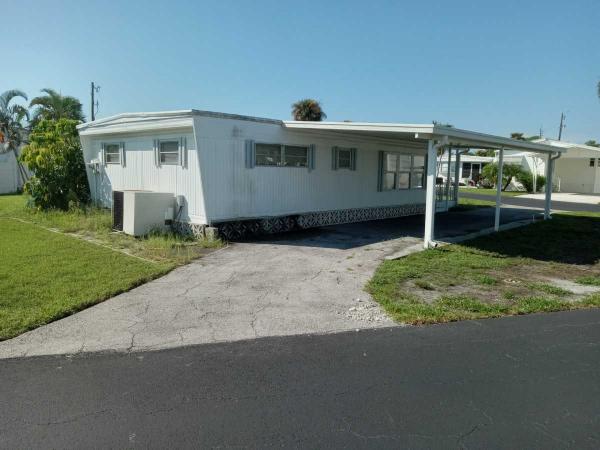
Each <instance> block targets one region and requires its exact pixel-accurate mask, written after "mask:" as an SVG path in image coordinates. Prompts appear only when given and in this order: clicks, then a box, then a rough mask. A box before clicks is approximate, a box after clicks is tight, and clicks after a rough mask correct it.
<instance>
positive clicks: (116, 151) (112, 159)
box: [104, 144, 121, 164]
mask: <svg viewBox="0 0 600 450" xmlns="http://www.w3.org/2000/svg"><path fill="white" fill-rule="evenodd" d="M104 162H105V163H106V164H121V147H120V145H119V144H104Z"/></svg>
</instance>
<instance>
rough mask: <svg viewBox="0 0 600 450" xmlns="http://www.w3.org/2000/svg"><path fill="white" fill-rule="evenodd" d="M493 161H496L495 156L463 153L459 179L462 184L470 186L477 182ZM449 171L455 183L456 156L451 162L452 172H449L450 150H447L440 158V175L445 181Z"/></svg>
mask: <svg viewBox="0 0 600 450" xmlns="http://www.w3.org/2000/svg"><path fill="white" fill-rule="evenodd" d="M492 162H494V157H493V156H476V155H469V154H463V155H461V157H460V166H459V168H458V179H459V182H460V184H461V186H469V185H472V184H475V183H477V182H478V181H479V178H480V175H481V171H482V170H483V168H484V167H485V166H486V165H487V164H490V163H492ZM448 173H450V180H451V182H452V183H454V177H455V173H456V158H454V159H453V160H452V161H451V162H450V172H448V152H445V153H444V154H443V155H442V156H441V157H440V158H439V172H438V176H439V177H441V178H442V179H443V180H444V181H445V180H446V179H447V178H448Z"/></svg>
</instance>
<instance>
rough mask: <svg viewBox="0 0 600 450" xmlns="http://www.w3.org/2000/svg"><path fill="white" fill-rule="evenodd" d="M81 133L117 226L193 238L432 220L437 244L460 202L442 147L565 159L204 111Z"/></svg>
mask: <svg viewBox="0 0 600 450" xmlns="http://www.w3.org/2000/svg"><path fill="white" fill-rule="evenodd" d="M78 129H79V134H80V137H81V142H82V146H83V150H84V158H85V162H86V165H87V168H88V171H87V172H88V179H89V182H90V189H91V193H92V197H93V199H94V200H95V201H96V202H98V203H100V204H102V205H105V206H111V205H112V206H113V215H114V222H115V226H116V228H117V229H120V228H122V229H124V230H129V232H132V233H133V234H141V233H142V232H144V231H148V226H150V225H152V223H154V224H157V223H161V222H163V221H166V222H167V223H171V222H173V225H174V226H175V228H176V229H178V230H181V231H188V232H194V233H202V232H204V228H205V227H206V226H212V227H217V228H218V229H219V232H220V233H221V234H222V235H223V236H224V237H225V238H228V239H232V238H238V237H241V236H244V235H248V234H257V233H270V232H278V231H285V230H290V229H296V228H310V227H317V226H323V225H329V224H336V223H348V222H358V221H365V220H373V219H384V218H391V217H399V216H404V215H410V214H423V213H425V215H426V227H425V243H426V245H429V244H430V243H431V242H432V239H433V216H434V214H435V211H436V210H438V209H447V208H448V207H450V206H452V205H453V204H454V203H455V201H456V196H457V189H455V187H453V188H450V187H449V186H448V185H446V186H445V187H436V185H435V184H436V183H435V175H436V153H437V151H438V149H442V148H444V147H446V146H447V147H450V148H452V145H457V146H458V145H460V146H462V148H465V146H472V147H473V148H477V145H484V144H485V145H488V146H492V145H494V146H496V147H500V146H502V147H504V148H506V149H512V150H516V151H539V152H542V153H551V152H554V153H559V151H556V150H555V149H553V148H550V147H548V146H546V145H542V144H535V143H531V142H519V141H514V140H512V139H509V138H503V137H498V136H491V135H486V134H482V133H475V132H470V131H465V130H459V129H455V128H448V127H444V126H440V125H431V124H427V125H407V124H390V123H383V124H377V123H358V122H296V121H281V120H272V119H261V118H255V117H248V116H239V115H233V114H223V113H214V112H207V111H197V110H187V111H174V112H162V113H133V114H120V115H117V116H113V117H109V118H106V119H102V120H97V121H95V122H90V123H85V124H81V125H79V126H78ZM426 180H427V181H426ZM149 191H151V192H149ZM158 193H160V194H158ZM152 199H153V200H152ZM436 200H437V203H436ZM163 217H164V219H163ZM142 219H143V220H142ZM136 221H138V222H143V224H144V226H141V225H140V224H136V223H134V222H136ZM138 225H139V226H138ZM144 227H145V228H144ZM132 230H133V231H132Z"/></svg>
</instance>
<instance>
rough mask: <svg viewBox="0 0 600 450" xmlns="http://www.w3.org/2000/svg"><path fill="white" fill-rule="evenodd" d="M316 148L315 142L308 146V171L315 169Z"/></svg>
mask: <svg viewBox="0 0 600 450" xmlns="http://www.w3.org/2000/svg"><path fill="white" fill-rule="evenodd" d="M315 149H316V145H315V144H310V145H309V146H308V161H307V165H308V171H309V172H310V171H311V170H314V169H315Z"/></svg>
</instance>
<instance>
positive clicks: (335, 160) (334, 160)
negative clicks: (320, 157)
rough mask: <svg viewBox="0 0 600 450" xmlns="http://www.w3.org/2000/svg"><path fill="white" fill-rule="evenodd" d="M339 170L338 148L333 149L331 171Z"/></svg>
mask: <svg viewBox="0 0 600 450" xmlns="http://www.w3.org/2000/svg"><path fill="white" fill-rule="evenodd" d="M337 169H338V148H337V147H331V170H337Z"/></svg>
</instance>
